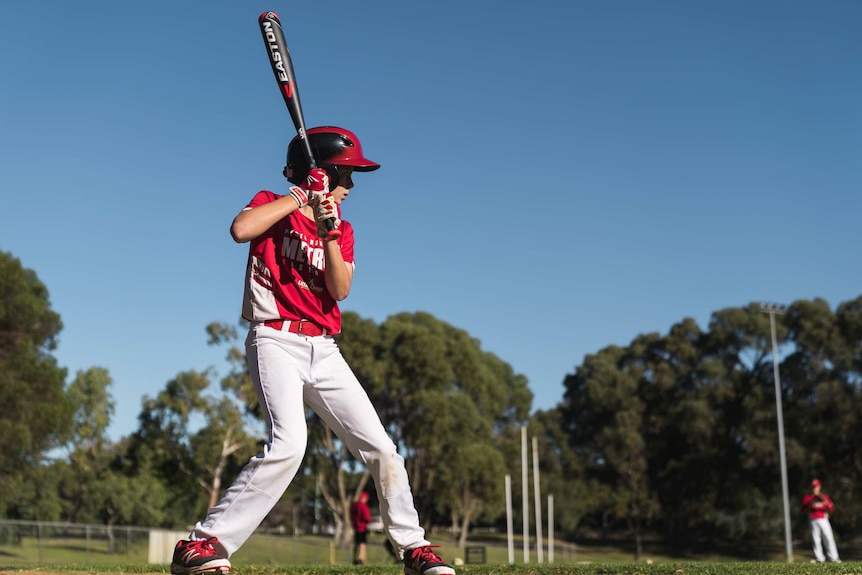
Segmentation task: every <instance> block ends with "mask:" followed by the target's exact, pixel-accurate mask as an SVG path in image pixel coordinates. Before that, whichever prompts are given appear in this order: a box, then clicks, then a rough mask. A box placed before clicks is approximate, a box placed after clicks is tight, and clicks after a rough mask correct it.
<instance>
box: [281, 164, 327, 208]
mask: <svg viewBox="0 0 862 575" xmlns="http://www.w3.org/2000/svg"><path fill="white" fill-rule="evenodd" d="M328 193H329V174H327V173H326V170H321V169H320V168H315V169H313V170H311V171H310V172H309V173H308V177H307V178H306V179H305V185H303V186H301V187H300V186H291V188H290V195H291V196H292V197H293V199H294V200H296V205H297V207H300V208H301V207H302V206H305V205H307V204H313V203H314V197H315V196H322V195H324V194H328Z"/></svg>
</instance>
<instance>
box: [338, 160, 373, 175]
mask: <svg viewBox="0 0 862 575" xmlns="http://www.w3.org/2000/svg"><path fill="white" fill-rule="evenodd" d="M341 165H347V166H350V167H351V168H353V171H354V172H373V171H374V170H376V169H377V168H379V167H380V164H375V163H374V162H372V161H371V160H364V162H363V163H361V164H358V163H357V164H341Z"/></svg>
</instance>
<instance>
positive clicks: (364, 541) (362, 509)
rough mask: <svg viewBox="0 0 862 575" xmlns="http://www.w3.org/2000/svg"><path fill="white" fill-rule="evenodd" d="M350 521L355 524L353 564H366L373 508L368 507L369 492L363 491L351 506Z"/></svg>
mask: <svg viewBox="0 0 862 575" xmlns="http://www.w3.org/2000/svg"><path fill="white" fill-rule="evenodd" d="M350 522H351V523H352V524H353V564H354V565H365V561H366V560H367V558H366V549H367V547H368V524H369V523H371V509H369V508H368V493H367V492H366V491H363V492H362V493H360V494H359V498H357V500H356V501H354V502H353V505H352V506H351V507H350Z"/></svg>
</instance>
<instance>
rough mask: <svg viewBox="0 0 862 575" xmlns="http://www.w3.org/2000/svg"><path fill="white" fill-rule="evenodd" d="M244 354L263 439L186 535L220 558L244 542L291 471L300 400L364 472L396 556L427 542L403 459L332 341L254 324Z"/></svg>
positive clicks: (298, 457)
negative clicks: (210, 543)
mask: <svg viewBox="0 0 862 575" xmlns="http://www.w3.org/2000/svg"><path fill="white" fill-rule="evenodd" d="M246 353H247V357H248V364H249V365H248V368H249V374H250V376H251V379H252V381H253V383H254V386H255V390H256V391H257V396H258V400H259V401H260V405H261V408H262V411H263V417H264V418H265V420H266V423H267V426H268V428H269V442H268V444H267V445H266V446H265V447H264V449H263V452H262V453H260V454H258V455H257V456H255V457H252V458H251V459H250V460H249V462H248V463H247V464H246V466H245V467H244V468H243V469H242V471H241V472H240V473H239V475H238V476H237V478H236V479H235V480H234V482H233V484H232V485H231V486H230V487H229V488H228V489H227V491H225V493H224V495H223V496H222V498H221V499H220V500H219V502H218V503H216V505H215V506H213V507H212V508H211V509H210V510H209V512H208V513H207V516H206V518H205V519H204V520H203V521H200V522H198V523H197V524H196V525H195V527H194V529H193V531H192V533H191V536H190V537H191V538H192V539H204V538H208V537H218V540H219V543H220V544H221V547H222V548H223V549H222V550H223V551H224V552H225V553H226V554H227V556H228V557H230V556H231V555H232V554H233V553H235V552H236V550H237V549H239V548H240V547H241V546H242V545H243V543H245V541H246V540H247V539H248V538H249V537H250V536H251V534H252V533H253V532H254V530H255V529H256V528H257V527H258V525H260V523H261V522H262V521H263V520H264V518H265V517H266V515H267V514H268V513H269V512H270V510H272V508H273V507H274V506H275V504H276V502H277V501H278V500H279V498H280V497H281V496H282V494H284V491H285V490H286V489H287V487H288V485H290V482H291V481H292V480H293V478H294V476H295V475H296V472H297V471H298V470H299V467H300V464H301V463H302V459H303V456H304V455H305V449H306V443H307V441H308V430H307V428H306V420H305V406H304V404H306V403H307V404H308V406H309V407H311V408H312V409H313V410H314V412H315V413H316V414H317V415H318V416H319V417H320V418H321V419H322V420H323V422H324V423H326V424H327V425H328V426H329V427H330V429H332V431H333V433H335V434H336V435H337V436H338V438H339V439H340V440H341V441H343V442H344V443H345V445H346V446H347V448H348V449H349V450H350V453H351V454H353V456H354V457H356V458H357V459H358V460H360V461H362V462H363V463H364V464H365V466H366V467H367V468H368V470H369V471H370V472H371V475H372V477H373V478H374V483H375V485H376V486H377V493H378V495H379V497H380V512H381V515H382V518H383V524H384V526H385V528H386V530H387V533H388V535H389V538H390V539H391V540H392V542H393V544H394V545H395V546H396V547H397V548H398V549H399V550H402V551H403V550H404V549H412V548H414V547H420V546H425V545H429V542H428V541H427V540H426V539H425V530H424V529H423V528H422V527H421V526H420V525H419V514H418V513H417V511H416V507H415V506H414V503H413V493H412V492H411V490H410V483H409V480H408V477H407V470H406V468H405V466H404V458H402V457H401V456H400V455H399V454H398V451H397V449H396V447H395V444H394V443H393V442H392V439H391V438H390V437H389V435H388V433H387V432H386V429H385V428H384V427H383V424H382V423H381V422H380V416H379V415H378V414H377V411H376V410H375V409H374V406H373V405H372V404H371V400H370V399H369V398H368V394H367V393H366V392H365V390H364V389H363V388H362V385H361V384H360V383H359V381H358V380H357V379H356V376H355V375H354V374H353V371H352V370H351V369H350V367H349V366H348V365H347V362H346V361H345V360H344V358H343V357H342V355H341V351H340V350H339V349H338V346H337V345H336V343H335V340H334V339H333V338H332V337H331V336H316V337H311V336H305V335H297V334H293V333H289V332H286V331H278V330H275V329H273V328H271V327H267V326H264V325H262V324H256V325H253V326H252V327H251V329H250V330H249V334H248V337H247V338H246Z"/></svg>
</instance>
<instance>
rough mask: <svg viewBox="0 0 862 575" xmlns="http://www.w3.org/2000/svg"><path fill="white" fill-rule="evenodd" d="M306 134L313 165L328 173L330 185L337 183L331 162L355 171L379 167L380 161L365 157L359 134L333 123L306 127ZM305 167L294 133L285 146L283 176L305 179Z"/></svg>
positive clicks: (301, 145)
mask: <svg viewBox="0 0 862 575" xmlns="http://www.w3.org/2000/svg"><path fill="white" fill-rule="evenodd" d="M306 137H307V138H308V143H309V145H310V146H311V152H312V154H314V159H315V160H316V161H317V166H318V167H319V168H323V169H325V170H326V172H327V173H328V174H329V186H330V187H331V188H334V187H335V186H337V185H338V171H337V170H336V169H335V166H350V167H351V168H353V170H354V171H356V172H371V171H373V170H376V169H377V168H379V167H380V164H378V163H376V162H372V161H371V160H369V159H368V158H366V157H365V154H363V153H362V144H360V143H359V138H357V137H356V134H354V133H353V132H351V131H350V130H345V129H344V128H338V127H336V126H320V127H317V128H311V129H310V130H307V131H306ZM309 169H310V165H309V163H308V158H307V157H306V152H305V146H304V145H303V143H302V140H300V138H299V136H298V135H297V136H295V137H294V138H293V140H291V141H290V145H288V146H287V165H286V166H285V167H284V177H286V178H287V180H288V181H289V182H291V183H294V184H297V185H299V184H301V183H303V182H304V181H305V177H306V176H307V175H308V170H309Z"/></svg>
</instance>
